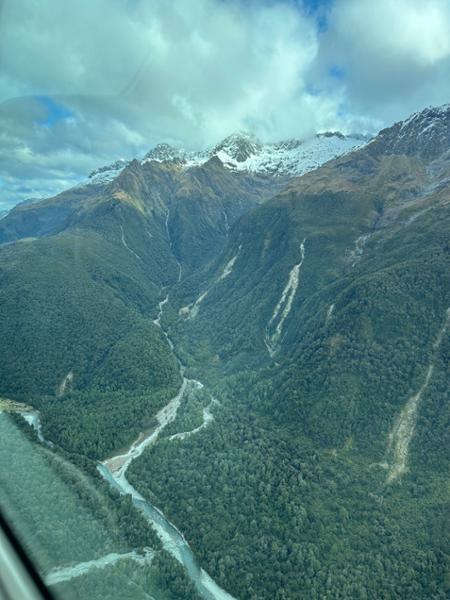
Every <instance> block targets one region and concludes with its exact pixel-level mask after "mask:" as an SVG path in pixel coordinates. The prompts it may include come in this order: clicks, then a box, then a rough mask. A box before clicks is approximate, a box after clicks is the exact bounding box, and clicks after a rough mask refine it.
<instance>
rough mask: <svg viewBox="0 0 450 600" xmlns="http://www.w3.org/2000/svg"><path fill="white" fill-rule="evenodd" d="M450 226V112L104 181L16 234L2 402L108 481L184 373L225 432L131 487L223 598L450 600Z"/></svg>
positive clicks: (189, 157)
mask: <svg viewBox="0 0 450 600" xmlns="http://www.w3.org/2000/svg"><path fill="white" fill-rule="evenodd" d="M449 206H450V105H446V106H443V107H439V108H429V109H425V110H424V111H422V112H419V113H416V114H414V115H412V116H411V117H410V118H408V119H406V120H405V121H402V122H399V123H396V124H394V125H393V126H391V127H389V128H387V129H384V130H382V131H381V132H380V133H379V134H378V135H376V136H375V137H373V138H371V139H367V138H365V137H364V136H344V135H342V134H338V133H327V134H320V135H318V136H316V137H314V138H312V139H311V140H309V141H305V142H299V141H295V140H291V141H288V142H281V143H274V144H263V143H261V142H259V141H258V140H257V139H255V138H254V137H253V136H252V135H249V134H234V135H232V136H230V137H228V138H226V139H225V140H224V141H223V142H221V143H220V144H218V145H217V146H215V147H214V148H212V149H208V150H205V151H203V152H198V153H195V152H187V151H184V150H180V149H175V148H173V147H171V146H169V145H167V144H160V145H158V146H156V147H155V148H153V149H152V150H150V152H148V154H147V155H146V156H145V157H144V158H143V159H139V160H137V159H134V160H132V161H118V162H116V163H114V164H113V165H110V166H108V167H104V168H101V169H98V170H96V171H94V172H93V173H92V174H91V176H90V177H89V180H88V182H85V183H83V184H80V185H79V186H77V187H75V188H72V189H70V190H67V191H66V192H63V193H62V194H59V195H58V196H56V197H54V198H49V199H46V200H42V201H39V202H35V203H33V204H25V205H19V206H17V207H15V208H14V209H13V210H12V211H11V212H10V213H9V214H8V215H7V216H6V217H4V218H2V219H1V221H0V243H1V246H0V297H1V299H2V301H1V303H0V312H1V319H0V348H1V353H2V361H1V364H0V381H1V389H0V395H2V396H8V397H11V398H14V399H16V400H21V401H26V402H28V403H29V404H32V405H33V406H35V407H36V408H38V409H39V410H40V413H41V418H42V422H43V431H44V433H45V436H46V437H47V438H48V439H50V440H52V442H54V443H55V444H56V445H57V446H58V447H61V448H63V449H64V451H65V452H67V453H68V455H71V454H72V455H74V456H75V455H77V456H78V455H83V456H84V457H87V460H91V461H94V460H99V459H103V458H106V457H107V456H108V455H110V454H111V453H112V452H113V451H115V450H119V449H120V448H122V447H124V446H125V445H127V444H129V443H131V441H132V440H133V439H135V438H136V436H137V435H138V434H139V432H142V431H145V430H146V429H148V428H149V427H150V428H151V427H152V423H153V424H154V422H153V421H152V419H154V417H155V415H156V414H157V411H158V410H160V409H161V408H162V407H163V406H164V405H166V404H167V402H168V401H169V399H170V398H172V397H173V396H174V395H175V393H176V391H177V389H178V388H179V386H180V381H181V379H180V377H181V376H183V373H184V370H185V371H186V372H187V373H188V374H189V377H195V378H196V379H198V380H201V381H202V382H203V384H204V385H205V386H206V387H207V388H208V389H209V390H211V393H212V394H213V396H214V398H215V399H216V401H217V402H216V404H215V405H214V406H215V408H214V410H213V413H212V414H213V418H212V419H211V420H208V421H207V426H206V425H205V426H204V427H202V426H201V424H202V421H201V418H200V417H199V415H201V410H200V408H199V405H198V404H195V402H194V401H193V400H192V399H191V400H189V399H188V398H187V399H186V401H185V402H186V404H185V405H184V408H183V410H185V411H186V414H188V415H190V417H189V418H191V419H193V422H195V423H196V424H197V425H196V426H198V427H200V429H199V430H198V432H197V433H195V435H190V436H185V437H182V438H181V439H176V440H172V439H170V438H169V437H166V438H163V439H162V440H161V441H158V443H157V444H155V445H153V446H152V447H149V448H148V449H147V450H146V451H145V452H144V453H143V454H142V456H140V457H139V458H138V459H136V460H135V461H134V462H133V465H132V467H131V468H130V474H129V479H130V481H131V482H132V484H133V485H134V487H135V488H136V489H138V490H139V492H140V493H141V494H142V495H143V496H144V497H152V499H153V500H154V501H157V504H158V506H160V507H161V508H162V510H163V511H164V513H165V514H166V515H169V517H170V519H171V521H172V522H173V523H175V524H176V526H177V527H178V528H179V529H180V530H181V531H182V532H183V534H184V535H185V537H186V539H187V540H188V542H189V544H190V546H191V547H192V549H193V551H194V552H195V554H196V556H197V557H198V559H199V561H200V563H201V564H202V565H204V566H205V567H206V569H207V571H208V572H209V573H210V574H211V575H213V576H214V578H215V580H216V581H217V582H218V583H219V584H220V585H221V586H222V587H223V588H224V589H226V590H227V591H228V592H229V593H230V594H232V595H233V596H234V597H235V598H239V599H249V600H255V599H258V600H264V599H266V598H267V599H271V600H272V599H274V598H277V599H280V600H281V599H287V598H289V599H290V598H293V599H294V598H295V599H296V598H308V599H319V598H345V599H347V598H361V599H364V598H386V599H388V598H389V599H391V598H395V599H397V598H398V599H400V598H417V599H424V600H425V599H426V600H430V599H433V600H441V599H444V598H447V597H448V594H449V592H450V550H449V545H448V539H449V535H450V496H449V489H448V468H449V464H450V455H449V451H448V449H449V448H450V398H449V386H448V381H449V373H448V365H449V361H448V356H449V352H450V339H449V331H450V310H449V309H450V268H449V267H450V238H449V235H448V232H449V231H450V210H449ZM162 303H163V304H164V310H163V312H162V313H161V304H162ZM158 306H159V308H158ZM161 326H162V329H161ZM164 332H165V333H164ZM167 335H169V336H170V338H169V339H170V340H171V343H170V344H169V343H168V341H167V337H166V336H167ZM180 364H182V365H183V370H182V372H181V375H180V369H179V365H180ZM69 374H71V375H70V377H69V378H68V375H69ZM63 382H66V383H69V385H66V384H64V385H62V383H63ZM189 402H191V403H192V402H194V403H193V404H189ZM196 402H198V401H196ZM193 415H194V416H193ZM186 418H187V417H186ZM196 419H197V420H196ZM198 419H200V424H199V422H198ZM188 420H189V419H188ZM192 429H195V428H194V427H192ZM195 430H196V431H197V429H195ZM182 432H183V430H181V432H180V431H178V433H182Z"/></svg>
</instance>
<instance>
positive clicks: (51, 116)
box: [34, 96, 75, 127]
mask: <svg viewBox="0 0 450 600" xmlns="http://www.w3.org/2000/svg"><path fill="white" fill-rule="evenodd" d="M34 98H35V100H36V101H37V102H38V103H39V104H40V105H41V106H43V107H44V108H45V109H46V111H47V115H46V117H45V118H44V119H41V120H39V121H36V123H37V124H38V125H43V126H45V127H52V126H53V125H54V124H55V123H57V122H58V121H62V120H64V119H69V118H70V117H73V116H74V115H75V113H73V112H72V111H71V110H69V109H68V108H66V107H65V106H64V105H63V104H59V103H58V102H56V101H55V100H53V98H51V97H50V96H35V97H34Z"/></svg>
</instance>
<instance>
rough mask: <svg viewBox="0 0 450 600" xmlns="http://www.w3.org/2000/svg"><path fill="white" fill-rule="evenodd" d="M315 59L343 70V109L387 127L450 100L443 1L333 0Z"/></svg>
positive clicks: (448, 15) (447, 5)
mask: <svg viewBox="0 0 450 600" xmlns="http://www.w3.org/2000/svg"><path fill="white" fill-rule="evenodd" d="M329 23H330V29H329V31H328V32H327V34H326V36H325V39H324V42H323V44H322V47H321V60H322V62H323V63H324V64H326V65H329V64H332V63H333V62H334V63H335V64H336V63H337V64H339V65H340V66H341V67H343V68H344V71H345V74H346V77H345V84H346V86H347V88H346V89H347V102H348V107H349V110H354V111H355V112H356V113H357V114H364V115H366V116H371V117H377V118H379V119H381V120H382V121H384V122H385V123H387V124H389V122H391V121H392V120H398V119H399V118H403V117H404V116H406V115H408V114H409V113H410V112H413V111H414V110H418V109H420V108H423V107H424V106H426V105H428V104H442V103H445V102H448V101H449V99H450V80H449V78H448V73H449V72H450V36H449V31H450V2H449V1H448V0H427V1H426V2H424V1H423V0H376V1H372V0H337V1H336V2H335V4H334V7H333V9H332V11H331V14H330V19H329Z"/></svg>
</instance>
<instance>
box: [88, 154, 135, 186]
mask: <svg viewBox="0 0 450 600" xmlns="http://www.w3.org/2000/svg"><path fill="white" fill-rule="evenodd" d="M130 162H131V161H130V160H125V159H124V158H119V160H116V161H115V162H113V163H112V164H110V165H106V166H104V167H99V168H98V169H95V171H92V173H90V174H89V181H88V183H89V184H102V183H108V182H109V181H112V180H113V179H115V178H116V177H117V175H119V173H121V172H122V171H123V170H124V168H125V167H126V166H127V165H129V164H130Z"/></svg>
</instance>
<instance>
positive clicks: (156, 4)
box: [0, 0, 450, 203]
mask: <svg viewBox="0 0 450 600" xmlns="http://www.w3.org/2000/svg"><path fill="white" fill-rule="evenodd" d="M298 5H299V2H298V1H297V2H293V1H292V0H279V1H278V2H277V1H276V0H261V1H256V0H248V1H244V0H228V1H226V2H225V1H223V0H152V1H151V2H150V1H148V0H65V1H64V2H61V0H39V1H32V2H31V1H30V0H4V1H3V11H2V13H1V20H0V56H1V60H2V63H1V67H2V68H1V70H0V102H1V101H2V100H3V104H0V180H1V181H2V182H3V183H2V185H1V188H0V203H1V202H3V203H12V202H15V201H17V200H18V199H20V198H22V197H26V191H24V192H23V194H22V196H21V195H20V194H19V193H18V190H20V189H23V190H26V189H28V188H30V189H33V190H37V191H38V190H39V178H41V179H42V181H43V182H44V181H45V185H44V183H43V185H42V193H43V194H48V193H52V192H56V191H58V190H60V189H61V185H62V182H64V185H65V184H66V183H67V182H69V183H70V182H75V181H78V180H79V179H80V178H81V177H83V175H85V174H87V173H88V172H89V171H90V170H91V169H94V168H95V167H96V166H98V165H100V164H104V163H105V162H108V161H112V160H115V159H116V158H118V157H120V156H122V157H131V156H134V155H137V154H139V153H143V152H144V151H146V150H147V149H148V147H150V146H152V145H153V144H155V143H157V142H160V141H172V142H174V141H179V142H182V143H184V144H185V145H187V146H190V147H199V146H203V145H205V144H209V143H214V142H216V141H217V140H218V139H219V138H221V137H223V136H225V135H227V134H229V133H230V132H232V131H235V130H237V129H250V130H252V131H253V132H255V133H256V134H257V135H260V136H261V137H263V138H268V139H281V138H286V137H304V136H307V135H309V134H311V133H313V132H315V131H318V130H326V129H341V130H342V129H343V130H349V129H350V130H366V131H367V129H373V128H374V126H376V125H378V124H379V125H380V126H381V125H385V124H389V123H390V122H391V121H393V120H396V119H398V118H400V117H403V116H406V115H407V114H408V113H410V112H412V111H413V110H417V109H419V108H421V107H423V106H424V105H426V104H430V103H432V104H439V103H443V102H445V101H448V100H449V99H450V79H449V78H448V73H449V72H450V36H448V34H447V32H448V31H450V2H449V0H428V1H427V2H423V0H422V1H419V0H376V1H375V0H373V1H372V0H335V1H334V3H332V5H331V6H332V8H331V10H330V12H329V14H328V29H327V30H326V31H325V32H319V31H318V28H317V23H316V22H315V20H314V18H313V16H312V15H311V14H310V13H308V11H302V10H300V9H299V8H298ZM333 66H337V67H339V69H340V70H341V71H342V73H343V76H337V77H336V73H338V72H339V69H338V70H337V71H336V72H335V76H332V75H330V72H331V68H332V67H333ZM35 95H40V96H51V97H52V98H53V100H54V102H56V105H57V107H56V109H55V110H57V111H58V110H59V109H58V105H59V107H60V114H57V115H52V114H51V113H52V110H50V112H49V106H48V105H47V106H46V104H45V101H44V102H43V101H42V100H41V101H40V100H39V99H36V98H33V96H35ZM30 96H31V97H30ZM52 178H53V179H54V182H55V185H54V187H53V189H52V186H51V181H52ZM27 182H28V183H27ZM29 182H33V184H32V185H31V184H29ZM21 193H22V192H21Z"/></svg>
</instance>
